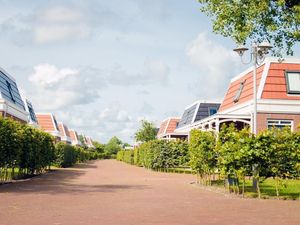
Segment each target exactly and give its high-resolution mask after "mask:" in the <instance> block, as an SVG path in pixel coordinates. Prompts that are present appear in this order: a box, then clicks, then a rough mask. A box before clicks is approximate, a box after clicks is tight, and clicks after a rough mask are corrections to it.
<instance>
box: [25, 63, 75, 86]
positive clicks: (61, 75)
mask: <svg viewBox="0 0 300 225" xmlns="http://www.w3.org/2000/svg"><path fill="white" fill-rule="evenodd" d="M74 75H78V70H75V69H72V68H62V69H58V68H57V67H56V66H55V65H50V64H39V65H37V66H35V67H34V73H33V74H32V75H30V77H29V80H30V81H31V82H33V83H34V84H36V85H42V86H43V87H48V86H52V85H55V84H57V83H58V82H61V81H62V80H63V79H65V78H67V77H68V76H74Z"/></svg>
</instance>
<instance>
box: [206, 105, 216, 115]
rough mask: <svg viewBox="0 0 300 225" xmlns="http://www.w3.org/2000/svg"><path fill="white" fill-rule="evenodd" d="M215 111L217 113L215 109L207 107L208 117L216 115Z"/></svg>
mask: <svg viewBox="0 0 300 225" xmlns="http://www.w3.org/2000/svg"><path fill="white" fill-rule="evenodd" d="M217 111H218V110H217V108H216V107H209V108H208V115H209V116H212V115H214V114H216V113H217Z"/></svg>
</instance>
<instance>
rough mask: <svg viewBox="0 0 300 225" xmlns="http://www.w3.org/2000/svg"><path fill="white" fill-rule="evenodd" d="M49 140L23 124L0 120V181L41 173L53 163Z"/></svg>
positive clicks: (47, 135) (46, 136)
mask: <svg viewBox="0 0 300 225" xmlns="http://www.w3.org/2000/svg"><path fill="white" fill-rule="evenodd" d="M54 157H55V156H54V145H53V140H52V136H51V135H49V134H47V133H45V132H42V131H40V130H37V129H35V128H33V127H31V126H28V125H26V124H20V123H19V122H16V121H13V120H11V119H4V118H2V117H0V178H1V181H6V180H9V179H12V178H14V177H15V170H17V171H18V176H22V177H24V176H28V175H34V174H37V173H41V172H43V171H44V170H45V169H46V168H47V167H49V166H50V165H51V162H52V161H53V159H54Z"/></svg>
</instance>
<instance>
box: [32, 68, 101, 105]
mask: <svg viewBox="0 0 300 225" xmlns="http://www.w3.org/2000/svg"><path fill="white" fill-rule="evenodd" d="M29 81H30V82H31V83H30V85H31V88H30V91H29V92H28V95H29V96H30V97H31V99H32V101H33V102H35V103H36V105H37V106H38V108H39V109H40V110H57V109H61V110H64V109H66V108H67V107H69V106H74V105H86V104H89V103H91V102H93V101H95V100H96V99H98V98H99V90H100V89H101V88H103V87H105V84H106V83H105V80H104V79H103V76H102V73H101V71H100V70H96V69H93V68H85V69H84V68H83V69H82V70H79V69H74V68H68V67H66V68H57V67H56V66H55V65H51V64H39V65H37V66H35V67H34V71H33V73H32V74H31V75H30V76H29Z"/></svg>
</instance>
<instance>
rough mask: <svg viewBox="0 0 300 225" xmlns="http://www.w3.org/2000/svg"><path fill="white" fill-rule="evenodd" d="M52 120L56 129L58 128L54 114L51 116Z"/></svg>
mask: <svg viewBox="0 0 300 225" xmlns="http://www.w3.org/2000/svg"><path fill="white" fill-rule="evenodd" d="M53 121H54V124H55V127H56V130H59V129H58V124H57V121H56V119H55V117H54V116H53Z"/></svg>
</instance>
